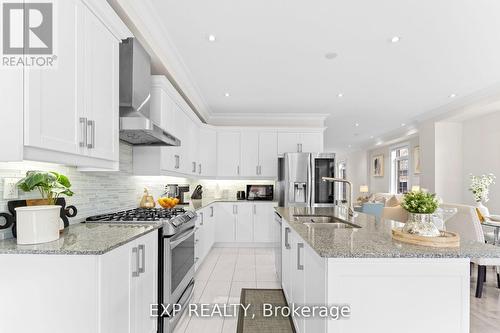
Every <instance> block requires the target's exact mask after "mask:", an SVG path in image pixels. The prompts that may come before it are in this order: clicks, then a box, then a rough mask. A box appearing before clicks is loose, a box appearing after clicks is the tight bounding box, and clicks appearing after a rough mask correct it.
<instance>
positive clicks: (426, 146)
mask: <svg viewBox="0 0 500 333" xmlns="http://www.w3.org/2000/svg"><path fill="white" fill-rule="evenodd" d="M418 131H419V141H420V171H421V174H420V187H421V188H425V189H427V190H429V192H434V191H435V186H434V184H435V174H434V168H435V163H436V161H435V159H434V156H435V145H434V143H435V136H436V131H435V123H434V122H426V123H424V124H422V125H420V127H419V130H418Z"/></svg>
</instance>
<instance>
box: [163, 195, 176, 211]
mask: <svg viewBox="0 0 500 333" xmlns="http://www.w3.org/2000/svg"><path fill="white" fill-rule="evenodd" d="M178 203H179V199H177V198H170V197H164V198H160V199H158V204H159V205H160V206H161V207H163V208H167V209H172V208H174V207H175V206H177V204H178Z"/></svg>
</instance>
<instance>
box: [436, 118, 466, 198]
mask: <svg viewBox="0 0 500 333" xmlns="http://www.w3.org/2000/svg"><path fill="white" fill-rule="evenodd" d="M435 130H436V132H435V156H434V159H435V166H434V177H435V182H434V191H435V192H436V193H437V194H438V196H440V197H441V198H442V200H443V201H444V202H454V203H460V202H461V200H462V189H463V184H464V182H463V171H462V163H463V157H462V150H463V148H462V124H461V123H455V122H438V123H436V128H435Z"/></svg>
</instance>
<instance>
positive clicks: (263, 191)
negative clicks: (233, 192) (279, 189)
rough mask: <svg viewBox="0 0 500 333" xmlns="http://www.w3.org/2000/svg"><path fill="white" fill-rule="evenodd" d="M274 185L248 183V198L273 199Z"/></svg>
mask: <svg viewBox="0 0 500 333" xmlns="http://www.w3.org/2000/svg"><path fill="white" fill-rule="evenodd" d="M273 199H274V185H247V200H263V201H273Z"/></svg>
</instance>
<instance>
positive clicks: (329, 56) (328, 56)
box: [325, 52, 338, 60]
mask: <svg viewBox="0 0 500 333" xmlns="http://www.w3.org/2000/svg"><path fill="white" fill-rule="evenodd" d="M337 56H338V54H337V53H335V52H328V53H325V58H326V59H328V60H331V59H335V58H337Z"/></svg>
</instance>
